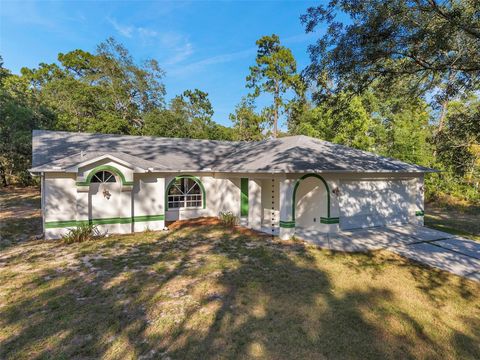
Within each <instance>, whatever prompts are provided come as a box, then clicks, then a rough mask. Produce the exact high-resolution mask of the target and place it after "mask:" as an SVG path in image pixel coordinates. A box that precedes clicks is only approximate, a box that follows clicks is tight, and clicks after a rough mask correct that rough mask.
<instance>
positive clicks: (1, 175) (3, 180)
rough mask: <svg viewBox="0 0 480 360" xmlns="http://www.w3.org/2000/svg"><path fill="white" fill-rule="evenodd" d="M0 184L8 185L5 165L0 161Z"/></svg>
mask: <svg viewBox="0 0 480 360" xmlns="http://www.w3.org/2000/svg"><path fill="white" fill-rule="evenodd" d="M0 186H2V187H5V186H8V182H7V176H6V174H5V167H4V166H3V165H2V164H1V163H0Z"/></svg>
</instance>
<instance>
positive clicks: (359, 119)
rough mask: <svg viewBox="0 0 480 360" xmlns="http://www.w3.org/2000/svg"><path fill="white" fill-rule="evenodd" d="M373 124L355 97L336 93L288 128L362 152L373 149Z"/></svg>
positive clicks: (359, 100)
mask: <svg viewBox="0 0 480 360" xmlns="http://www.w3.org/2000/svg"><path fill="white" fill-rule="evenodd" d="M375 127H376V123H375V122H374V120H373V119H372V117H371V116H370V114H369V113H368V111H367V109H366V108H365V106H364V105H363V104H362V99H361V98H360V97H358V96H356V97H353V99H352V98H351V97H350V96H347V95H346V94H338V95H336V96H335V97H334V98H332V99H330V101H328V102H324V103H322V104H321V105H319V106H317V107H315V108H312V109H310V110H308V111H306V112H304V113H303V114H302V115H301V116H300V117H299V118H298V122H297V123H296V125H295V126H294V127H293V128H292V129H291V130H292V131H293V133H295V134H302V135H307V136H313V137H317V138H320V139H323V140H326V141H331V142H334V143H337V144H343V145H346V146H351V147H355V148H357V149H362V150H373V147H374V144H375V137H374V131H375Z"/></svg>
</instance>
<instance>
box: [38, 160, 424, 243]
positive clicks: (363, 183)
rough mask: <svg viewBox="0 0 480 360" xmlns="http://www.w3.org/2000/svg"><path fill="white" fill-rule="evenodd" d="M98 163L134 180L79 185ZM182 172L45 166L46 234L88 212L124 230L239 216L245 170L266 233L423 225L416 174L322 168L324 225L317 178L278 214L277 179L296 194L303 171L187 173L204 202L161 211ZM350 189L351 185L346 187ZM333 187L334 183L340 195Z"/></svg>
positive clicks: (251, 220)
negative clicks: (283, 227)
mask: <svg viewBox="0 0 480 360" xmlns="http://www.w3.org/2000/svg"><path fill="white" fill-rule="evenodd" d="M100 165H110V166H115V167H116V168H117V169H119V170H120V171H122V173H123V174H124V177H125V180H126V181H127V182H130V184H131V183H133V186H132V185H129V186H124V185H122V184H121V181H120V179H117V182H116V183H112V184H98V183H96V184H95V183H94V184H90V185H88V186H78V184H76V182H79V183H81V182H82V181H84V180H85V179H86V178H87V177H88V174H89V172H90V171H91V170H92V169H93V168H95V167H98V166H100ZM179 175H182V174H171V173H170V174H167V173H135V174H134V173H133V170H132V169H130V168H128V167H126V166H123V165H122V164H118V163H115V162H114V161H111V160H108V159H105V160H102V161H100V162H97V163H94V164H90V165H88V166H86V167H84V168H81V169H80V170H79V173H78V174H74V173H72V174H65V173H47V174H46V175H45V177H44V182H43V194H42V199H43V206H44V220H45V224H46V227H45V235H46V237H47V238H55V237H59V236H61V235H62V234H63V233H65V232H66V231H67V230H68V228H69V227H71V226H75V221H77V222H78V221H89V220H91V219H121V221H119V223H115V224H100V225H99V227H100V229H101V230H102V231H104V232H109V233H128V232H131V231H143V230H146V229H152V230H158V229H162V228H164V226H165V220H167V221H172V220H177V219H190V218H196V217H201V216H218V214H219V213H220V212H221V211H232V212H233V213H234V214H235V215H237V216H239V215H240V197H241V195H240V194H241V191H240V179H241V178H242V177H245V178H248V179H249V182H248V197H249V212H248V226H249V227H252V228H255V229H262V228H263V229H264V230H265V231H267V232H269V233H270V231H268V229H270V228H271V226H272V223H273V226H274V228H275V229H276V230H279V225H280V220H282V221H287V222H289V221H291V222H292V223H296V226H297V227H302V228H312V227H313V228H316V229H317V230H320V231H337V230H338V218H340V222H341V223H342V224H347V227H362V226H375V225H378V224H385V223H395V222H407V221H408V222H410V223H416V224H423V216H417V215H416V213H420V212H421V211H423V176H421V175H415V174H413V175H408V174H388V175H385V174H367V173H363V174H359V173H357V174H334V173H332V174H321V176H322V178H323V179H324V180H325V181H326V182H327V184H328V187H329V190H330V219H335V218H336V219H337V223H335V224H321V223H320V221H319V219H320V218H321V217H327V212H326V208H327V207H326V206H327V205H326V188H325V186H324V184H323V183H322V182H321V181H320V180H319V179H317V178H315V177H308V178H305V179H303V180H302V181H301V182H300V184H299V186H298V189H297V192H296V202H295V204H294V206H295V213H296V214H295V219H292V218H291V216H293V215H291V208H292V205H291V199H287V198H286V197H285V196H283V198H284V199H285V201H286V202H289V204H287V205H286V206H284V208H282V209H283V210H282V211H283V214H284V215H282V216H284V219H280V209H281V204H280V202H281V198H282V197H281V196H280V195H281V194H280V184H283V185H282V186H283V188H284V189H289V190H288V193H289V194H293V190H292V189H293V188H294V185H295V184H296V183H297V180H298V179H300V178H301V177H302V175H304V174H288V175H285V174H278V175H272V174H254V175H253V174H235V175H231V174H213V173H209V174H205V173H204V174H188V175H192V176H196V177H198V178H199V179H200V181H201V182H202V184H203V186H204V188H205V193H206V194H205V195H206V201H205V208H203V206H202V207H199V208H196V209H169V210H168V211H166V209H165V189H166V187H167V186H168V184H169V183H170V181H171V180H173V179H174V177H175V176H179ZM185 175H187V174H185ZM272 177H273V178H274V181H272ZM350 188H352V189H353V190H351V191H350ZM335 189H338V190H339V194H338V195H337V194H335V192H334V190H335ZM104 190H108V192H109V193H110V198H109V199H108V198H107V197H106V196H105V195H104ZM272 201H273V209H272ZM342 218H343V220H342ZM135 219H137V220H135ZM55 222H63V223H66V225H65V224H63V223H62V224H63V225H62V226H60V225H59V226H55ZM52 223H54V225H53V226H52ZM72 224H73V225H72ZM287 225H288V224H287Z"/></svg>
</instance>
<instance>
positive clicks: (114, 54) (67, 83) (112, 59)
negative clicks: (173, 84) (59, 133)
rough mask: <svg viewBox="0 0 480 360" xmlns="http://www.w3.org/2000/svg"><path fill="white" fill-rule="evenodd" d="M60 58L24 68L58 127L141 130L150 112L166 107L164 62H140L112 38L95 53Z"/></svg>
mask: <svg viewBox="0 0 480 360" xmlns="http://www.w3.org/2000/svg"><path fill="white" fill-rule="evenodd" d="M58 61H59V65H57V64H44V63H42V64H40V65H39V67H38V68H37V69H28V68H23V69H22V70H21V71H22V77H23V78H25V79H27V80H28V81H29V82H30V85H31V88H32V89H33V90H34V91H35V92H36V94H37V96H38V97H39V99H41V101H42V103H43V104H45V105H46V106H48V107H49V108H51V109H52V110H53V111H54V112H55V113H56V114H57V125H56V127H57V128H58V129H61V130H69V131H95V132H107V133H120V134H135V133H141V129H142V127H143V125H144V124H143V116H144V114H146V113H147V112H149V111H152V110H153V109H161V108H163V107H164V95H165V88H164V86H163V84H162V83H161V80H162V77H163V71H162V70H161V69H160V68H159V66H158V63H157V62H156V61H155V60H148V61H146V62H145V63H142V64H137V63H135V62H134V61H133V59H132V57H131V56H130V55H129V53H128V51H127V50H126V49H125V48H124V47H123V46H122V45H121V44H118V43H117V42H116V41H115V40H114V39H112V38H110V39H108V40H107V41H105V42H104V43H101V44H100V45H99V46H98V47H97V51H96V53H95V54H91V53H89V52H86V51H83V50H74V51H71V52H68V53H66V54H62V53H60V54H59V55H58Z"/></svg>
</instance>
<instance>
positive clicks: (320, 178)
mask: <svg viewBox="0 0 480 360" xmlns="http://www.w3.org/2000/svg"><path fill="white" fill-rule="evenodd" d="M309 177H315V178H317V179H319V180H321V181H322V182H323V184H324V185H325V189H326V190H327V217H326V218H325V217H323V218H320V222H322V219H338V218H330V188H329V187H328V184H327V182H326V181H325V179H324V178H323V177H321V176H320V175H317V174H306V175H303V176H302V177H301V178H300V179H298V180H297V182H296V183H295V187H294V188H293V199H292V221H293V222H295V205H296V204H295V198H296V195H297V190H298V187H299V186H300V183H301V182H302V180H305V179H307V178H309ZM325 224H334V223H333V222H331V223H330V222H329V223H325Z"/></svg>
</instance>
